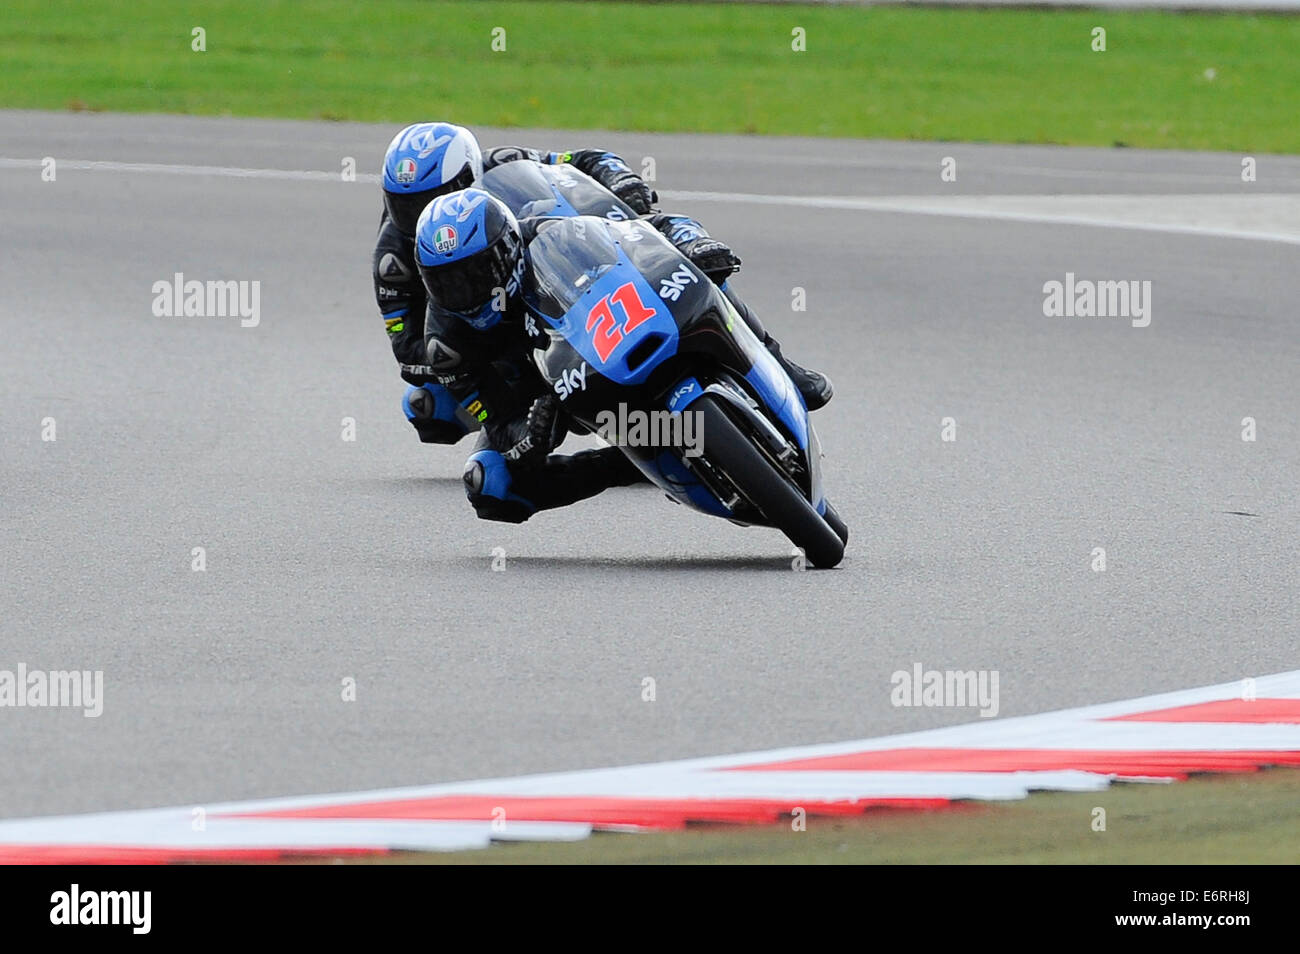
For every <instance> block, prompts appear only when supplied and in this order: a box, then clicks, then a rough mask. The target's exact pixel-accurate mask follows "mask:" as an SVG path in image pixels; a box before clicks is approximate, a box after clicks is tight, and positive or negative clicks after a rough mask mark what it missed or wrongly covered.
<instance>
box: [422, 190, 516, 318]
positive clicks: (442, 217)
mask: <svg viewBox="0 0 1300 954" xmlns="http://www.w3.org/2000/svg"><path fill="white" fill-rule="evenodd" d="M522 260H523V242H522V241H521V240H520V235H519V223H518V222H517V221H516V220H515V216H514V213H513V212H511V211H510V207H509V206H507V205H506V204H505V203H504V202H502V201H501V200H500V199H498V198H497V197H496V196H493V195H489V194H488V193H486V192H484V191H483V190H482V189H462V190H460V191H459V192H452V193H449V194H447V195H444V196H440V197H438V198H437V199H435V200H434V201H433V202H431V203H430V204H429V205H428V206H427V207H426V208H425V210H424V211H423V212H422V213H420V219H419V222H418V223H417V224H416V228H415V261H416V264H417V265H418V266H419V268H420V275H421V277H423V279H424V287H425V289H426V290H427V291H428V293H429V301H430V302H431V303H433V304H435V305H437V306H438V307H441V308H442V309H444V310H445V311H449V312H451V313H452V314H454V315H458V316H460V317H461V318H464V319H465V320H466V321H468V322H469V323H470V324H471V325H473V326H474V327H475V328H479V329H483V328H490V327H491V326H492V325H494V324H496V323H497V322H498V321H500V320H501V311H500V308H499V306H498V305H497V294H496V292H497V289H504V290H505V293H506V295H507V296H508V295H511V294H513V293H514V291H515V288H514V287H512V286H513V285H514V283H515V282H516V281H517V279H516V270H517V269H518V267H519V266H520V264H521V263H522Z"/></svg>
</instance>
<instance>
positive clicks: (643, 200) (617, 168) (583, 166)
mask: <svg viewBox="0 0 1300 954" xmlns="http://www.w3.org/2000/svg"><path fill="white" fill-rule="evenodd" d="M570 161H571V162H572V163H573V165H574V166H575V167H576V168H577V169H579V170H581V171H582V172H585V173H586V174H587V175H589V176H591V177H592V178H593V179H595V180H596V181H597V182H599V183H600V184H601V185H603V186H604V187H605V188H606V189H608V190H609V191H610V192H612V193H614V195H616V196H618V197H619V198H620V199H622V200H623V201H624V202H625V203H627V205H628V207H629V208H631V209H632V211H633V212H635V213H636V214H637V215H646V214H647V213H649V211H650V210H651V208H652V207H653V206H654V204H655V202H656V201H658V198H659V197H658V196H657V195H655V193H654V190H653V189H651V188H650V186H648V185H646V182H645V180H644V179H642V178H641V177H640V176H639V175H637V174H636V173H635V172H633V171H632V170H631V168H630V167H629V166H628V164H627V163H626V162H624V161H623V159H622V158H621V157H620V156H616V155H614V153H612V152H604V151H602V150H599V149H583V150H581V151H579V152H575V153H573V154H572V158H571V159H570Z"/></svg>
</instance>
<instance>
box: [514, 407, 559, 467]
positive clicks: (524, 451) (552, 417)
mask: <svg viewBox="0 0 1300 954" xmlns="http://www.w3.org/2000/svg"><path fill="white" fill-rule="evenodd" d="M506 430H507V433H508V434H509V439H510V440H512V441H513V443H512V444H511V446H510V447H509V448H508V449H507V450H505V451H503V452H502V454H501V456H502V457H504V458H505V459H506V460H508V461H510V462H511V463H514V464H523V465H525V466H531V465H534V464H537V463H540V462H541V461H544V460H545V459H546V455H547V454H549V453H550V452H551V451H552V450H554V449H555V448H556V446H557V445H559V443H560V442H561V441H562V440H564V434H565V426H564V420H563V417H562V416H561V414H560V402H559V399H558V398H556V396H555V395H553V394H544V395H542V396H541V397H539V398H538V399H537V400H535V401H533V406H532V407H531V408H529V410H528V414H527V416H526V417H522V418H517V419H516V420H514V421H511V422H510V424H509V425H507V428H506Z"/></svg>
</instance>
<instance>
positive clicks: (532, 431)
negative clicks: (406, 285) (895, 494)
mask: <svg viewBox="0 0 1300 954" xmlns="http://www.w3.org/2000/svg"><path fill="white" fill-rule="evenodd" d="M551 221H553V219H548V218H545V217H536V218H529V219H525V220H524V221H523V222H517V221H516V220H515V217H514V215H513V213H511V211H510V209H509V208H508V207H507V206H506V205H505V203H504V202H501V201H500V200H499V199H497V198H495V197H494V196H491V195H489V194H488V193H486V192H484V191H482V190H481V189H475V188H470V189H465V190H461V191H457V192H452V193H449V194H447V195H444V196H441V197H439V198H438V199H436V200H434V202H433V203H431V204H430V205H429V206H427V207H426V208H425V210H424V212H423V213H422V214H421V216H420V219H419V222H418V223H417V228H416V261H417V263H418V267H419V271H420V275H421V277H422V279H423V281H424V284H425V288H426V291H427V293H428V300H429V309H428V314H427V316H426V320H425V339H426V355H425V357H426V360H427V363H428V366H429V369H430V372H431V373H432V374H433V376H434V377H435V379H436V380H437V381H438V383H440V384H442V385H443V386H444V387H446V388H447V389H448V391H449V393H450V394H451V395H452V396H453V397H454V398H455V399H457V400H458V401H459V402H460V406H461V407H463V408H464V409H465V411H466V412H467V413H469V414H470V415H471V416H472V417H473V418H474V419H476V420H477V421H478V422H479V423H480V424H481V425H482V434H481V435H480V437H479V441H478V444H477V445H476V447H475V450H474V452H473V453H472V454H471V455H470V458H469V460H468V461H467V462H466V466H465V472H464V481H465V489H466V494H467V495H468V497H469V500H470V503H471V504H472V505H473V507H474V509H475V511H476V512H477V514H478V515H479V516H480V517H482V518H484V519H488V520H502V521H506V522H509V523H521V522H523V521H524V520H527V519H528V518H529V517H530V516H532V514H533V513H535V512H537V511H538V510H549V509H552V508H555V507H562V506H567V505H569V504H571V503H576V502H577V501H579V500H583V499H585V498H587V497H591V496H594V495H595V494H598V493H600V492H601V491H603V490H605V489H607V488H609V487H614V486H626V485H628V484H633V483H638V482H640V481H641V480H643V479H644V477H643V475H642V474H641V472H640V471H639V470H638V469H637V468H636V466H635V465H634V464H632V463H631V461H629V460H628V458H627V457H626V456H625V455H624V454H623V453H622V451H620V450H619V449H618V448H617V447H603V448H600V449H597V450H587V451H581V452H579V453H577V454H572V455H557V454H550V451H551V450H552V449H553V448H555V447H556V446H558V445H559V443H560V442H561V441H562V440H563V437H564V433H565V429H566V427H565V422H564V419H563V416H562V415H561V414H560V413H559V409H558V406H557V403H558V402H557V400H556V397H555V395H554V394H552V393H550V392H546V391H544V388H543V386H542V385H541V382H540V379H539V378H537V377H536V375H535V374H529V373H528V370H529V369H527V368H526V367H525V365H526V364H527V361H528V355H529V353H530V351H531V347H532V344H531V342H530V341H529V340H528V339H529V338H532V339H534V340H538V341H540V340H544V337H545V333H544V332H543V331H541V330H539V329H538V327H537V323H536V322H535V320H533V318H532V316H531V315H530V313H529V312H528V310H527V308H526V307H525V306H524V304H523V300H522V291H523V288H524V286H525V283H526V282H527V281H528V280H529V278H528V274H527V272H528V260H527V255H526V252H525V249H526V247H527V245H528V243H529V242H530V241H531V240H532V239H533V238H534V237H535V236H536V234H537V232H538V230H539V229H541V228H545V227H546V225H547V223H548V222H551ZM643 221H646V222H647V223H648V224H650V225H652V226H654V227H655V228H657V229H658V230H659V231H660V232H662V233H663V234H664V235H665V236H667V238H668V239H669V241H671V242H672V243H673V244H674V245H675V246H676V247H677V248H678V249H679V250H680V251H682V252H683V253H684V254H686V255H688V257H690V258H691V259H692V261H693V262H694V263H695V264H696V266H697V267H699V268H700V270H701V271H703V272H704V273H705V274H706V275H707V276H708V277H709V278H710V279H712V280H713V281H714V282H715V283H716V284H717V285H719V287H720V288H722V289H723V290H724V293H725V294H727V297H728V299H729V300H731V301H732V303H733V304H735V305H736V306H737V310H738V311H739V312H740V313H741V314H742V315H743V316H744V317H745V320H746V323H747V324H750V326H751V327H752V328H754V331H755V334H756V335H757V336H758V338H759V340H761V341H763V342H764V343H765V344H766V345H767V346H768V348H769V350H771V351H772V353H773V355H774V356H775V357H776V358H777V360H778V361H780V362H781V363H782V365H783V366H784V367H785V368H786V369H787V370H788V371H791V369H792V373H791V378H792V380H794V381H795V383H796V385H797V386H799V390H800V391H801V393H803V392H804V391H805V389H807V392H808V395H807V396H806V398H805V400H808V398H809V397H811V399H812V403H810V404H809V407H810V408H811V407H812V406H813V403H816V406H818V407H820V406H821V405H822V404H825V402H826V400H828V399H829V398H830V395H831V388H830V382H829V381H827V380H826V379H825V378H824V377H823V376H821V375H817V374H816V373H814V372H808V371H805V370H804V369H802V368H799V367H798V366H797V365H792V364H791V363H790V362H789V361H788V360H786V359H784V358H783V357H782V356H781V353H780V348H779V346H777V345H776V342H775V341H774V340H773V339H772V338H771V336H770V335H768V334H767V333H766V332H765V331H764V330H763V329H762V325H761V324H759V323H758V320H757V317H756V316H754V315H753V313H752V311H750V310H749V309H748V308H747V307H745V306H744V303H743V302H740V300H739V298H738V297H737V296H736V295H735V294H734V292H732V291H731V290H730V289H729V288H728V287H727V282H726V279H727V277H728V276H729V275H730V274H731V273H732V272H733V271H734V270H735V269H736V268H737V267H738V266H739V264H740V262H739V259H737V258H736V257H735V255H734V254H733V253H732V252H731V250H730V249H729V248H727V246H726V245H724V244H723V243H721V242H718V241H717V240H716V239H712V238H711V237H710V236H709V235H708V233H707V232H706V231H705V230H704V228H703V226H701V225H700V224H699V223H698V222H696V221H694V220H693V219H688V218H687V217H685V216H676V215H665V214H662V213H659V214H656V215H654V216H651V217H649V218H647V219H644V220H643ZM796 375H798V376H797V377H796ZM527 381H532V382H535V383H534V384H533V385H532V387H531V388H530V387H528V386H526V385H524V383H523V382H527Z"/></svg>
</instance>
